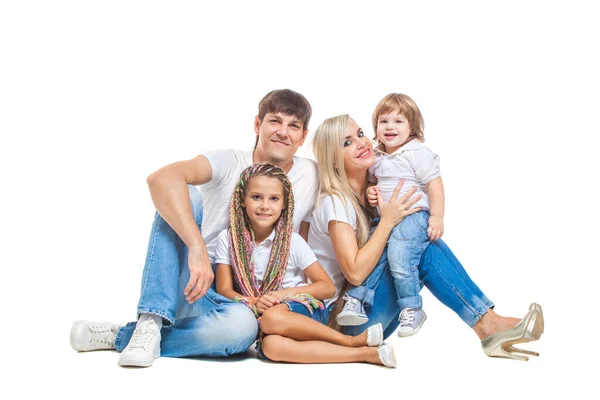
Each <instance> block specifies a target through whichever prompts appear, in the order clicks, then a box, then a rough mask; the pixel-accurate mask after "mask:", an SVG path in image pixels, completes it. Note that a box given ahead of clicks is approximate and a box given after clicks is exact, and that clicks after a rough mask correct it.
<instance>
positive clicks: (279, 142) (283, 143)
mask: <svg viewBox="0 0 600 400" xmlns="http://www.w3.org/2000/svg"><path fill="white" fill-rule="evenodd" d="M271 142H273V143H277V144H282V145H284V146H288V144H287V143H286V142H282V141H280V140H271Z"/></svg>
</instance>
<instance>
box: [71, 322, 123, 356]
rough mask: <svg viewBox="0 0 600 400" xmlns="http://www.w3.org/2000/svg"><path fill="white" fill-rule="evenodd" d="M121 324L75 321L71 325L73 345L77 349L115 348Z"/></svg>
mask: <svg viewBox="0 0 600 400" xmlns="http://www.w3.org/2000/svg"><path fill="white" fill-rule="evenodd" d="M120 327H121V325H120V324H113V323H110V322H95V321H75V322H74V323H73V326H72V327H71V347H72V348H73V350H77V351H92V350H114V348H115V337H116V336H117V332H118V331H119V328H120Z"/></svg>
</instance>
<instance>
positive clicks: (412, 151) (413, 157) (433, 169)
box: [369, 139, 440, 211]
mask: <svg viewBox="0 0 600 400" xmlns="http://www.w3.org/2000/svg"><path fill="white" fill-rule="evenodd" d="M374 153H375V164H373V165H372V166H371V167H370V168H369V180H371V181H372V182H375V180H373V179H372V178H373V177H375V178H376V181H377V186H379V189H380V190H381V197H382V198H383V200H384V201H388V200H389V199H390V197H392V193H394V189H395V188H396V185H397V184H398V182H399V181H400V179H404V185H402V189H401V190H400V194H399V196H398V197H402V195H403V194H404V193H406V192H408V190H410V189H412V188H413V187H415V186H416V187H417V191H416V193H415V194H414V195H413V196H416V195H418V194H420V195H421V198H420V199H419V201H417V202H416V203H415V204H414V205H413V206H412V207H411V208H416V207H421V208H422V209H423V210H427V211H429V197H428V196H427V186H426V184H427V183H429V182H431V181H432V180H434V179H435V178H437V177H438V176H440V158H439V157H438V156H437V154H435V153H434V152H432V151H431V150H429V148H427V147H425V146H423V145H422V144H421V143H420V142H419V141H418V140H416V139H413V140H411V141H410V142H408V143H407V144H405V145H404V146H403V147H401V148H399V149H398V150H396V151H395V152H393V153H392V154H386V153H384V152H382V151H380V150H378V149H375V152H374Z"/></svg>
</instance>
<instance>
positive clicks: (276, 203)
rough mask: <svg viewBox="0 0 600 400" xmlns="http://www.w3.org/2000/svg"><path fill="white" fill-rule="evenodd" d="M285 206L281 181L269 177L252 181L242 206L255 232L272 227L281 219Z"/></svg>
mask: <svg viewBox="0 0 600 400" xmlns="http://www.w3.org/2000/svg"><path fill="white" fill-rule="evenodd" d="M284 204H285V202H284V199H283V184H282V183H281V181H279V180H278V179H276V178H270V177H268V176H256V177H254V178H252V179H250V182H249V183H248V188H247V190H246V196H245V197H244V202H243V204H242V206H243V207H244V208H245V209H246V213H247V214H248V218H249V219H250V223H251V224H252V228H253V229H254V230H257V228H261V229H264V228H268V227H272V226H273V225H274V224H275V222H277V220H278V219H279V216H280V215H281V211H283V207H284Z"/></svg>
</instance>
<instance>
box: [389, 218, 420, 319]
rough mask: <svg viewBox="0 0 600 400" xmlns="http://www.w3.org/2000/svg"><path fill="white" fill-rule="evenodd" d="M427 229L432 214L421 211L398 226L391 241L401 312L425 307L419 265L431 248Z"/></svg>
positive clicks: (391, 268)
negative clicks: (426, 251)
mask: <svg viewBox="0 0 600 400" xmlns="http://www.w3.org/2000/svg"><path fill="white" fill-rule="evenodd" d="M428 226H429V212H427V211H419V212H417V213H414V214H411V215H408V216H406V217H405V218H404V220H402V222H400V223H399V224H398V225H396V226H395V227H394V229H393V230H392V234H391V235H390V238H389V239H388V249H387V256H388V263H389V265H390V273H391V274H392V278H393V279H394V285H395V286H396V294H397V295H398V305H399V306H400V310H402V309H404V308H406V307H410V308H422V307H423V301H422V299H421V295H419V292H420V291H421V288H422V285H421V281H420V279H419V262H420V261H421V256H422V255H423V253H425V250H426V249H427V246H429V237H428V236H427V228H428Z"/></svg>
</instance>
